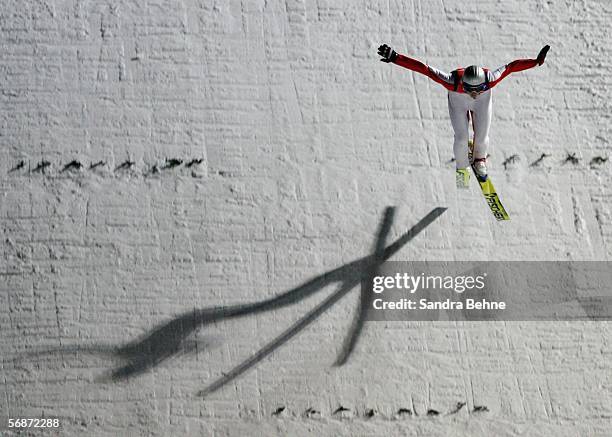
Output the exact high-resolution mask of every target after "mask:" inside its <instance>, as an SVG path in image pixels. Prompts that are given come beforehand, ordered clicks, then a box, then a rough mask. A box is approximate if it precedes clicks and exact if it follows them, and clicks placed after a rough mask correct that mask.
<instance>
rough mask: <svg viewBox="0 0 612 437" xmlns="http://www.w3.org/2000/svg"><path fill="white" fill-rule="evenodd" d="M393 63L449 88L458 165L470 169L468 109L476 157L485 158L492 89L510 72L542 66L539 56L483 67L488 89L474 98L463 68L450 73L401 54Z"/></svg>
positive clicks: (450, 110)
mask: <svg viewBox="0 0 612 437" xmlns="http://www.w3.org/2000/svg"><path fill="white" fill-rule="evenodd" d="M393 63H394V64H397V65H399V66H401V67H404V68H407V69H409V70H412V71H416V72H417V73H421V74H424V75H425V76H427V77H429V78H430V79H432V80H433V81H435V82H437V83H439V84H440V85H442V86H443V87H444V88H446V89H447V90H448V112H449V114H450V119H451V123H452V125H453V130H454V131H455V141H454V144H453V152H454V154H455V162H456V165H457V168H466V167H468V166H469V165H470V163H469V159H468V154H467V143H468V138H469V137H468V135H469V131H468V118H467V115H466V114H467V112H468V111H471V112H472V116H473V119H474V158H485V157H486V156H487V147H489V128H490V126H491V114H492V106H491V88H493V87H494V86H495V85H497V84H498V83H500V82H501V81H502V80H503V79H504V78H505V77H506V76H508V75H509V74H510V73H516V72H517V71H523V70H527V69H529V68H533V67H535V66H537V65H538V61H537V60H536V59H517V60H516V61H512V62H510V63H509V64H506V65H504V66H502V67H499V68H498V69H497V70H493V71H491V70H489V69H487V68H483V70H484V71H485V74H486V79H487V80H486V82H487V89H486V91H484V92H482V93H481V94H480V95H478V96H477V97H476V98H473V97H471V96H470V95H469V94H467V93H466V92H465V91H464V90H463V81H462V78H463V71H464V69H463V68H458V69H456V70H453V71H452V72H451V73H446V72H444V71H440V70H438V69H437V68H434V67H430V66H429V65H426V64H424V63H422V62H421V61H417V60H416V59H412V58H409V57H407V56H404V55H398V56H397V58H396V59H395V61H393Z"/></svg>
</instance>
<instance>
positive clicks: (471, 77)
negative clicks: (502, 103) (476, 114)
mask: <svg viewBox="0 0 612 437" xmlns="http://www.w3.org/2000/svg"><path fill="white" fill-rule="evenodd" d="M486 88H487V77H486V73H485V71H484V70H483V69H482V68H481V67H479V66H477V65H470V66H469V67H467V68H466V69H465V70H464V71H463V89H464V90H465V91H467V92H468V93H469V92H473V91H484V90H485V89H486Z"/></svg>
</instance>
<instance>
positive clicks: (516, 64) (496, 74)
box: [487, 46, 550, 88]
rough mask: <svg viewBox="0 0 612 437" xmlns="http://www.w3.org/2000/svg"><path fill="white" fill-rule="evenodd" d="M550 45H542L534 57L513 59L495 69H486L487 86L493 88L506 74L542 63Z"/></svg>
mask: <svg viewBox="0 0 612 437" xmlns="http://www.w3.org/2000/svg"><path fill="white" fill-rule="evenodd" d="M549 49H550V46H544V47H542V50H540V53H539V54H538V57H537V58H536V59H517V60H515V61H512V62H510V63H509V64H506V65H504V66H502V67H499V68H498V69H497V70H494V71H488V72H487V74H488V75H489V88H493V87H494V86H495V85H497V84H498V83H500V82H501V81H502V80H503V79H504V78H505V77H506V76H508V75H509V74H510V73H516V72H518V71H523V70H528V69H530V68H533V67H535V66H538V65H542V64H543V63H544V60H545V59H546V53H548V50H549Z"/></svg>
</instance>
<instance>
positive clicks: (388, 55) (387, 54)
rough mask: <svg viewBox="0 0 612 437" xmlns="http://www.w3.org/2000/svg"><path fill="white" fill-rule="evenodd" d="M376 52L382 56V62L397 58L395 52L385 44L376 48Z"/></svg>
mask: <svg viewBox="0 0 612 437" xmlns="http://www.w3.org/2000/svg"><path fill="white" fill-rule="evenodd" d="M378 54H379V55H380V56H382V59H381V61H382V62H393V61H395V60H396V59H397V53H396V52H395V50H393V49H392V48H391V47H389V46H388V45H387V44H383V45H381V46H380V47H379V48H378Z"/></svg>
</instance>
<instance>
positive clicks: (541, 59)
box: [537, 45, 550, 65]
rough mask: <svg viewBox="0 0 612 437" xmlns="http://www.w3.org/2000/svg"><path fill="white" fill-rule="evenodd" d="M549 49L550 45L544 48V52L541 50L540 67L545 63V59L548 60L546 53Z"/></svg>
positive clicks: (539, 56)
mask: <svg viewBox="0 0 612 437" xmlns="http://www.w3.org/2000/svg"><path fill="white" fill-rule="evenodd" d="M549 49H550V46H549V45H545V46H544V47H542V50H540V53H538V58H537V60H538V65H542V64H543V63H544V59H546V53H548V50H549Z"/></svg>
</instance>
